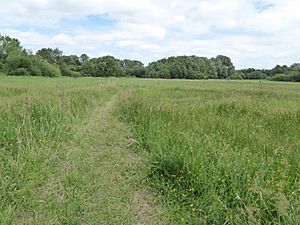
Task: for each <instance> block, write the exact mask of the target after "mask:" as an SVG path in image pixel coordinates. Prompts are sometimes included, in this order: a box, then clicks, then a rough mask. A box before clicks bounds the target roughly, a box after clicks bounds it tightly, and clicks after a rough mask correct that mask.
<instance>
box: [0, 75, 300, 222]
mask: <svg viewBox="0 0 300 225" xmlns="http://www.w3.org/2000/svg"><path fill="white" fill-rule="evenodd" d="M0 157H1V163H0V176H1V181H0V223H1V224H20V223H23V224H41V223H42V224H299V221H300V217H299V215H300V164H299V160H300V85H299V84H296V83H273V82H267V81H262V82H259V81H178V80H143V79H130V78H120V79H113V78H107V79H96V78H78V79H71V78H57V79H46V78H36V77H3V76H2V77H1V76H0ZM149 189H150V190H151V191H152V193H151V192H149Z"/></svg>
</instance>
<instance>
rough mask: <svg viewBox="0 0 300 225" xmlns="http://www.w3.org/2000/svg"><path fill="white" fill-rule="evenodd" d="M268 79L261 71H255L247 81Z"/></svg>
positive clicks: (248, 75) (249, 75) (248, 76)
mask: <svg viewBox="0 0 300 225" xmlns="http://www.w3.org/2000/svg"><path fill="white" fill-rule="evenodd" d="M266 77H267V75H266V74H264V73H262V72H260V71H253V72H251V73H249V74H247V79H250V80H260V79H265V78H266Z"/></svg>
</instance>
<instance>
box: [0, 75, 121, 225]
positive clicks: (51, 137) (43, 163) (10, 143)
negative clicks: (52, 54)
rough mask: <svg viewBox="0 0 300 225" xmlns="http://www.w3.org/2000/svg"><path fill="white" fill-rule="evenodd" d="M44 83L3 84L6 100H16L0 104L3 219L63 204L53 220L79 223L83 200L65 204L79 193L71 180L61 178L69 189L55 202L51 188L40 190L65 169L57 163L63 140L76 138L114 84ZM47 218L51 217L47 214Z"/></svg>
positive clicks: (7, 221)
mask: <svg viewBox="0 0 300 225" xmlns="http://www.w3.org/2000/svg"><path fill="white" fill-rule="evenodd" d="M45 83H47V80H44V81H42V82H36V83H35V88H32V87H30V85H28V84H26V82H24V83H23V84H22V85H20V87H19V86H18V85H15V84H7V85H6V86H5V85H3V84H2V85H3V86H5V87H4V88H3V87H2V88H1V90H0V99H1V100H3V102H4V100H5V99H7V98H8V100H10V101H12V104H11V105H10V106H9V107H6V105H4V104H3V105H0V159H1V160H0V177H1V179H0V223H1V224H12V223H15V224H17V223H23V222H24V221H27V222H28V221H32V222H33V221H35V218H36V217H38V216H39V215H38V214H37V213H39V209H40V208H44V210H54V211H55V210H56V208H60V207H62V209H59V210H60V213H56V216H57V217H58V218H57V219H56V220H54V221H56V223H63V222H66V223H72V221H73V222H74V223H76V220H75V218H76V216H77V217H80V215H81V214H82V211H83V210H84V209H82V208H80V205H81V203H80V202H77V204H76V205H75V204H73V206H72V207H73V208H72V209H68V208H67V207H69V205H70V206H71V204H70V201H71V198H75V197H76V196H69V193H68V191H69V190H68V188H69V186H70V185H69V186H68V182H69V181H58V182H61V183H62V184H61V186H62V189H65V190H64V191H65V192H64V191H63V192H64V193H61V194H62V198H63V199H61V202H59V201H58V202H55V203H53V202H51V201H52V200H50V198H49V196H47V193H40V190H41V189H44V192H47V183H48V182H49V179H50V177H51V176H53V174H55V173H56V171H57V170H61V169H63V168H57V167H58V166H60V164H61V161H63V160H65V157H66V154H67V152H66V151H65V148H63V145H64V144H66V143H68V142H69V141H70V140H72V138H73V136H74V127H76V126H78V125H79V124H80V123H81V121H83V119H84V118H86V117H87V116H88V114H89V112H90V111H91V110H92V109H93V107H95V106H96V105H99V104H102V103H103V102H105V101H106V100H107V99H108V98H109V96H111V95H112V94H113V93H115V90H116V89H115V88H112V87H110V86H109V85H107V86H100V85H99V83H98V86H95V85H94V86H91V87H90V88H89V89H88V88H86V87H84V86H82V87H80V86H77V85H74V84H68V85H60V84H59V85H51V83H50V82H49V83H48V84H45ZM54 83H55V82H54ZM44 85H45V86H44ZM57 87H59V88H57ZM16 96H17V97H18V98H17V99H16V101H13V99H14V97H16ZM66 179H67V178H66ZM42 187H44V188H42ZM72 187H73V188H74V187H75V186H74V185H73V186H72ZM60 191H61V190H57V192H60ZM66 202H67V203H66ZM75 206H76V207H77V208H76V207H75ZM26 217H27V218H26ZM28 217H29V218H28ZM30 217H32V218H30ZM22 221H23V222H22ZM44 221H45V223H47V222H46V218H44ZM48 222H49V221H48ZM52 222H53V221H52ZM53 223H55V222H53Z"/></svg>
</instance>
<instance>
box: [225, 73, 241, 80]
mask: <svg viewBox="0 0 300 225" xmlns="http://www.w3.org/2000/svg"><path fill="white" fill-rule="evenodd" d="M228 79H229V80H243V77H242V75H241V74H240V73H235V74H232V75H231V76H229V77H228Z"/></svg>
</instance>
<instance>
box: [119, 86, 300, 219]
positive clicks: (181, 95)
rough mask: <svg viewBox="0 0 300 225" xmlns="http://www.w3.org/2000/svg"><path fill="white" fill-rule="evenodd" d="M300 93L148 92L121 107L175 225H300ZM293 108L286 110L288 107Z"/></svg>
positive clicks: (211, 90) (196, 90) (158, 90)
mask: <svg viewBox="0 0 300 225" xmlns="http://www.w3.org/2000/svg"><path fill="white" fill-rule="evenodd" d="M299 97H300V93H299V92H294V93H293V94H290V92H284V93H280V92H278V91H277V90H274V89H272V88H268V89H267V90H264V89H260V88H258V89H257V88H255V89H253V87H252V86H251V85H249V87H248V88H247V87H246V88H245V90H233V89H227V90H226V89H220V88H218V85H216V87H213V88H208V89H188V88H178V87H177V88H167V89H157V88H154V87H152V88H143V89H141V90H139V91H136V92H135V94H132V95H131V97H129V98H128V99H126V100H124V101H123V104H122V105H121V106H120V109H119V114H120V116H121V117H122V118H123V119H124V120H126V121H127V122H129V123H130V124H131V125H132V127H133V131H134V134H135V138H136V141H137V143H138V147H139V148H140V149H143V150H146V151H148V153H149V165H148V167H149V169H148V175H149V178H150V180H151V181H152V182H151V183H152V185H153V186H154V187H155V188H156V189H157V190H159V192H160V193H161V194H162V195H163V196H165V197H166V199H168V202H169V203H170V204H171V205H172V209H173V212H172V213H173V217H174V221H173V223H177V224H180V223H182V224H298V223H299V221H300V216H299V215H300V166H299V165H300V164H299V160H300V110H299V109H300V106H299V102H298V101H297V98H298V100H299ZM287 102H289V104H287Z"/></svg>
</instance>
